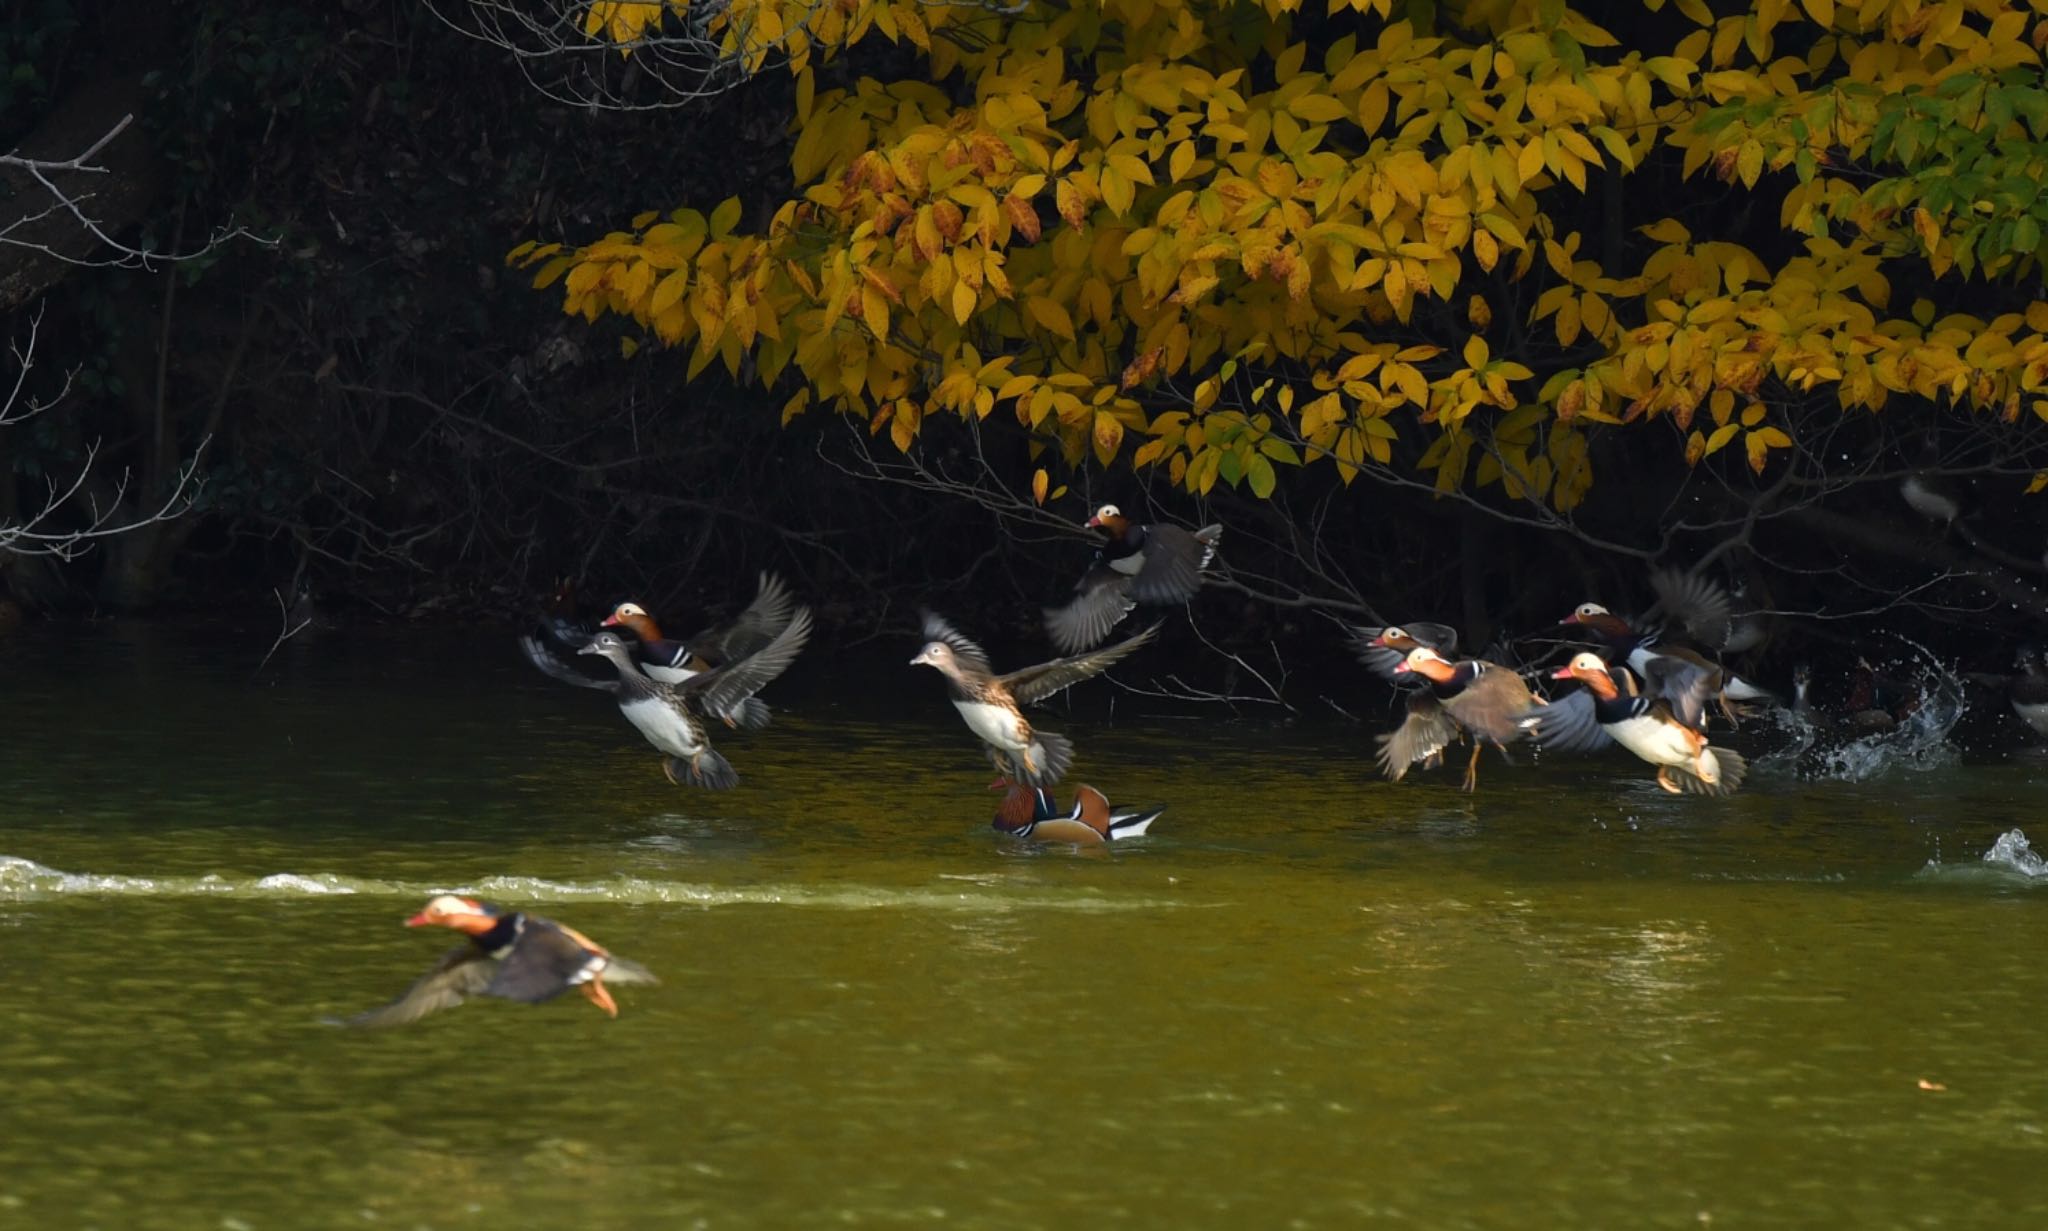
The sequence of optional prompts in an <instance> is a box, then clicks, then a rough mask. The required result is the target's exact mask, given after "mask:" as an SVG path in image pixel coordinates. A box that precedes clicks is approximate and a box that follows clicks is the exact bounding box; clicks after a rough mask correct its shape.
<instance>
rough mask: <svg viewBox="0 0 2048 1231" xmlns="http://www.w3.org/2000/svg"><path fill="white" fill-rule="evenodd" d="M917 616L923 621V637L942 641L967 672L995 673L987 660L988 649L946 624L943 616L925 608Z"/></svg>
mask: <svg viewBox="0 0 2048 1231" xmlns="http://www.w3.org/2000/svg"><path fill="white" fill-rule="evenodd" d="M919 617H920V618H921V619H922V620H923V621H924V639H925V640H926V641H942V642H944V643H945V644H946V647H947V648H948V649H950V650H952V651H953V660H954V661H955V662H957V663H959V664H960V666H961V667H962V668H964V669H965V670H966V671H967V672H968V673H969V674H976V673H978V674H980V675H983V676H990V675H994V674H995V668H994V667H993V666H991V665H990V664H989V661H988V651H987V650H984V649H982V648H981V647H980V646H979V645H976V644H975V642H974V639H973V638H971V637H969V636H968V635H967V634H966V633H963V632H961V631H960V630H959V629H957V628H954V627H953V626H952V625H951V624H948V623H947V622H946V618H945V617H944V616H942V615H940V614H939V613H938V612H936V611H930V610H927V611H923V612H920V613H919Z"/></svg>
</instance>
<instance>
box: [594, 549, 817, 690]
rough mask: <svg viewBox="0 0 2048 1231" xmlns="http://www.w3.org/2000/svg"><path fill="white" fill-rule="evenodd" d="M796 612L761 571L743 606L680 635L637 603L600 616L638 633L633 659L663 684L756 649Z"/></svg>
mask: <svg viewBox="0 0 2048 1231" xmlns="http://www.w3.org/2000/svg"><path fill="white" fill-rule="evenodd" d="M795 618H796V600H795V599H794V598H792V597H791V596H790V593H789V588H788V587H787V586H785V585H783V584H782V579H781V578H780V577H777V576H776V575H775V574H773V573H769V572H763V573H762V574H761V583H760V589H759V590H758V591H756V592H755V594H754V601H753V602H751V603H748V604H747V607H746V610H744V611H742V612H740V613H739V614H738V615H737V616H734V617H733V618H732V619H730V620H728V621H726V622H725V623H723V624H714V625H712V626H711V627H710V628H707V629H705V630H704V631H703V632H700V633H698V634H696V635H695V636H693V637H689V638H686V639H684V640H682V641H672V640H669V639H667V638H665V637H663V636H662V633H661V625H659V624H657V623H655V620H654V617H653V616H651V615H649V614H648V613H647V609H646V608H644V607H642V606H641V605H640V604H638V603H631V602H628V603H620V604H619V605H618V606H617V607H614V608H612V613H611V614H610V615H608V616H606V617H605V618H604V624H603V625H602V627H605V628H617V627H619V626H622V625H623V626H624V627H626V628H630V629H632V630H633V632H634V633H635V634H636V635H638V636H639V638H640V646H639V649H638V651H637V652H636V653H635V655H634V661H635V662H637V663H639V664H640V669H641V670H642V671H645V672H646V673H647V674H648V675H649V676H651V677H653V678H654V679H657V680H660V681H661V682H662V683H664V684H680V683H682V682H683V681H684V680H686V679H689V678H690V677H691V676H693V675H696V674H698V673H699V672H702V671H709V670H710V669H711V668H713V667H722V666H724V665H725V664H727V663H730V662H735V661H737V660H739V659H742V658H745V657H746V656H747V655H749V654H755V653H758V652H760V650H761V649H762V648H763V647H764V646H766V645H767V644H768V643H769V642H771V641H773V640H775V635H776V634H777V633H780V632H781V631H782V630H783V629H785V628H787V627H789V622H790V621H791V620H793V619H795Z"/></svg>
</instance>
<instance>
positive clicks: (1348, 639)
mask: <svg viewBox="0 0 2048 1231" xmlns="http://www.w3.org/2000/svg"><path fill="white" fill-rule="evenodd" d="M1387 628H1398V629H1400V630H1401V631H1402V632H1405V633H1407V634H1408V635H1409V636H1410V637H1413V638H1415V641H1416V644H1418V645H1426V646H1428V647H1429V648H1430V649H1432V650H1435V651H1436V652H1437V653H1439V654H1441V655H1443V656H1444V657H1445V658H1449V657H1451V656H1452V655H1453V654H1455V653H1456V652H1457V649H1458V630H1457V629H1455V628H1452V627H1451V626H1450V625H1448V624H1432V623H1430V622H1429V621H1427V620H1422V621H1418V622H1416V623H1414V624H1392V625H1387V626H1385V627H1381V628H1366V627H1362V626H1360V625H1357V624H1346V625H1344V641H1345V644H1347V645H1349V646H1350V647H1351V653H1352V655H1353V656H1354V657H1356V658H1357V659H1358V661H1359V662H1361V663H1364V664H1365V669H1366V670H1368V671H1370V672H1372V673H1373V674H1374V675H1376V676H1379V677H1380V678H1381V679H1383V680H1386V681H1387V682H1388V683H1390V684H1407V685H1409V686H1413V685H1414V683H1415V678H1414V676H1412V675H1403V674H1401V673H1399V672H1396V671H1395V670H1394V668H1395V667H1398V666H1400V665H1401V663H1402V662H1403V661H1404V660H1405V659H1406V658H1407V657H1408V651H1406V650H1397V649H1395V648H1394V647H1392V646H1388V645H1374V644H1373V642H1375V641H1377V640H1379V637H1380V634H1381V633H1384V632H1386V631H1387Z"/></svg>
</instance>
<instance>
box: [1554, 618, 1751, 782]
mask: <svg viewBox="0 0 2048 1231" xmlns="http://www.w3.org/2000/svg"><path fill="white" fill-rule="evenodd" d="M1551 678H1552V679H1557V680H1578V681H1579V682H1580V683H1582V684H1584V685H1585V688H1584V689H1582V690H1580V691H1578V692H1574V693H1570V694H1568V695H1566V696H1563V697H1560V698H1558V699H1557V700H1555V701H1552V702H1551V703H1550V704H1548V705H1544V706H1538V707H1536V708H1534V709H1531V710H1530V711H1529V712H1528V713H1527V714H1526V715H1524V716H1523V719H1522V725H1523V726H1524V727H1525V728H1526V729H1527V730H1528V731H1529V733H1530V734H1531V735H1532V736H1533V737H1534V738H1535V740H1536V742H1537V744H1538V745H1539V746H1540V747H1543V748H1556V749H1562V750H1564V751H1568V752H1593V751H1597V750H1599V749H1601V748H1605V747H1607V746H1608V745H1609V744H1620V745H1621V746H1622V747H1624V748H1626V749H1628V750H1629V751H1630V752H1633V753H1635V754H1636V755H1637V756H1639V757H1641V758H1642V759H1643V760H1645V761H1647V762H1649V763H1650V764H1652V765H1654V766H1656V767H1657V785H1658V786H1660V787H1663V788H1664V789H1665V790H1667V791H1669V792H1671V793H1672V794H1673V795H1676V794H1678V793H1679V792H1680V791H1691V792H1694V793H1695V794H1700V795H1726V794H1728V793H1729V792H1731V791H1733V790H1735V789H1736V788H1738V787H1740V786H1741V785H1742V780H1743V778H1744V777H1745V776H1746V775H1747V774H1748V773H1749V766H1748V763H1747V762H1745V761H1744V760H1743V759H1742V756H1741V754H1739V753H1737V752H1734V751H1733V750H1731V749H1727V748H1712V747H1709V746H1708V744H1707V736H1706V733H1705V732H1704V731H1702V730H1701V729H1700V728H1699V727H1698V726H1696V725H1694V724H1692V723H1688V722H1686V721H1685V720H1684V719H1682V718H1681V717H1680V716H1679V711H1678V707H1677V706H1676V705H1674V704H1673V703H1672V701H1671V699H1670V698H1669V697H1668V696H1663V695H1658V696H1646V695H1644V694H1643V693H1642V692H1641V690H1640V689H1638V688H1637V686H1636V678H1635V676H1634V675H1632V674H1631V673H1630V672H1629V670H1628V668H1626V667H1609V666H1608V665H1607V663H1606V661H1605V660H1603V659H1602V658H1601V657H1600V656H1599V655H1598V654H1592V653H1582V654H1575V655H1573V656H1572V660H1571V661H1570V662H1568V663H1566V664H1565V665H1564V666H1562V667H1559V668H1558V669H1557V670H1556V671H1555V672H1553V673H1552V674H1551ZM1708 683H1709V682H1708V680H1707V678H1706V677H1704V676H1694V677H1693V679H1692V684H1691V687H1692V688H1693V690H1694V694H1695V701H1696V702H1697V703H1698V705H1696V706H1695V708H1699V707H1700V706H1703V705H1704V702H1705V699H1706V697H1707V696H1708V695H1709V694H1708V693H1707V692H1706V691H1705V690H1706V688H1707V687H1708Z"/></svg>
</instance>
